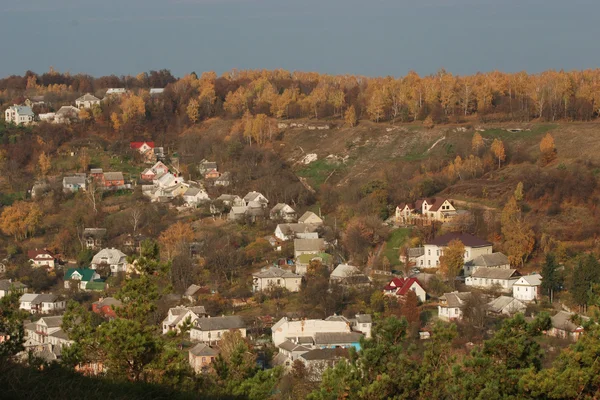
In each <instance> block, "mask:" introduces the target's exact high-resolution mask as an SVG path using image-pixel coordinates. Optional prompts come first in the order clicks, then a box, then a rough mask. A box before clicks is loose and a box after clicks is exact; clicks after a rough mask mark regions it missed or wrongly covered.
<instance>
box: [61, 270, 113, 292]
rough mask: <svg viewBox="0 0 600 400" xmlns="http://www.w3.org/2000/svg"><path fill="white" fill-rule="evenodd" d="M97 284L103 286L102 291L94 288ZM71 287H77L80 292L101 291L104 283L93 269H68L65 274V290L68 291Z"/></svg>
mask: <svg viewBox="0 0 600 400" xmlns="http://www.w3.org/2000/svg"><path fill="white" fill-rule="evenodd" d="M97 283H101V284H102V285H103V286H102V289H97V288H96V286H98V285H97ZM90 284H91V286H90ZM73 285H77V286H79V289H81V290H103V289H104V285H105V283H104V281H103V280H102V279H101V278H100V275H99V274H98V273H97V272H96V271H94V270H93V269H90V268H69V269H68V270H67V272H66V273H65V289H70V288H72V287H74V286H73Z"/></svg>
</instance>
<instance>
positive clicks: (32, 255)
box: [27, 249, 56, 269]
mask: <svg viewBox="0 0 600 400" xmlns="http://www.w3.org/2000/svg"><path fill="white" fill-rule="evenodd" d="M27 257H28V258H29V262H30V263H31V265H33V266H34V267H45V268H48V269H53V268H54V267H55V266H56V257H55V256H54V254H52V253H50V252H49V251H48V250H46V249H42V250H38V249H35V250H29V251H28V252H27Z"/></svg>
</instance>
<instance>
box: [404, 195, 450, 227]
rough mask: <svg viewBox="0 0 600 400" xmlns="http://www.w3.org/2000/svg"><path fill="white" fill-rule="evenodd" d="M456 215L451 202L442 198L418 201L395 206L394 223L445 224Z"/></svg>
mask: <svg viewBox="0 0 600 400" xmlns="http://www.w3.org/2000/svg"><path fill="white" fill-rule="evenodd" d="M456 215H457V211H456V208H454V205H453V204H452V201H451V200H448V199H446V198H443V197H432V198H426V199H419V200H417V201H416V202H414V203H401V204H399V205H398V206H396V222H397V223H401V224H413V223H415V222H416V221H417V220H424V221H440V222H446V221H449V220H450V219H452V218H454V217H455V216H456Z"/></svg>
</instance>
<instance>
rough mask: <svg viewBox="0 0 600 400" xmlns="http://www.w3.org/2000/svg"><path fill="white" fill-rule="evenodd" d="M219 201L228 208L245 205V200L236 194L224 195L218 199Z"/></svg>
mask: <svg viewBox="0 0 600 400" xmlns="http://www.w3.org/2000/svg"><path fill="white" fill-rule="evenodd" d="M216 200H217V201H221V202H222V203H223V204H224V205H226V206H228V207H242V206H243V205H244V204H245V203H244V200H243V199H242V198H241V197H240V196H238V195H235V194H222V195H220V196H219V197H217V198H216Z"/></svg>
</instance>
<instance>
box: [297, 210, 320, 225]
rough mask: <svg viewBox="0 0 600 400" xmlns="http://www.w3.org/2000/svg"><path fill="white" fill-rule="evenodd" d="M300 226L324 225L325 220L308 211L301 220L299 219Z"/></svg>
mask: <svg viewBox="0 0 600 400" xmlns="http://www.w3.org/2000/svg"><path fill="white" fill-rule="evenodd" d="M298 223H300V224H311V225H323V220H322V219H321V217H319V216H318V215H317V214H315V213H314V212H312V211H307V212H305V213H304V214H302V216H301V217H300V218H298Z"/></svg>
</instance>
